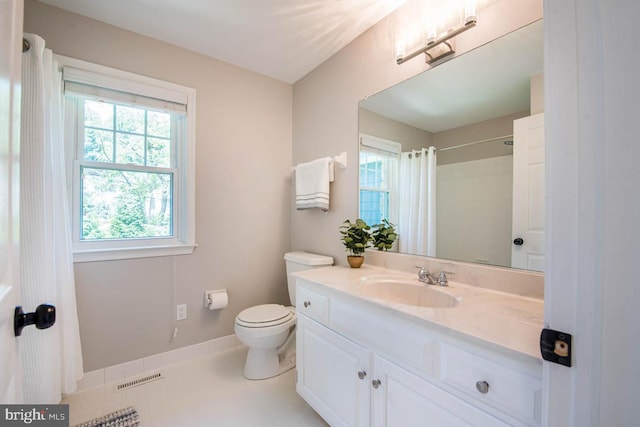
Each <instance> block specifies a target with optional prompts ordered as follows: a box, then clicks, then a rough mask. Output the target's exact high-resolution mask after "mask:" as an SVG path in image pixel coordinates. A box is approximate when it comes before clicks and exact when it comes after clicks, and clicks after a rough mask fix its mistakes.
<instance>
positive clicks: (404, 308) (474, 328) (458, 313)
mask: <svg viewBox="0 0 640 427" xmlns="http://www.w3.org/2000/svg"><path fill="white" fill-rule="evenodd" d="M378 275H389V276H393V277H403V278H406V279H407V280H415V283H416V285H419V286H430V287H433V288H434V289H435V290H437V291H440V292H443V293H446V294H449V295H452V296H454V297H456V298H457V299H458V301H459V302H458V305H457V306H456V307H452V308H427V307H418V306H413V305H406V304H401V303H398V302H390V301H384V300H382V299H377V298H372V297H369V296H366V295H365V294H364V293H363V291H362V286H363V279H364V278H366V277H369V276H378ZM294 276H296V277H300V278H302V279H306V280H308V281H310V282H313V283H317V284H319V285H323V286H326V287H327V288H329V289H333V290H336V291H338V292H341V293H344V294H348V295H351V296H355V297H357V298H360V299H363V300H365V301H368V302H370V303H374V304H378V305H380V306H383V307H387V308H392V309H394V310H397V311H398V312H400V313H402V314H404V315H407V316H409V317H410V318H412V319H414V320H417V321H424V322H428V323H431V324H434V325H438V326H440V327H443V328H445V329H449V330H451V331H454V332H456V333H460V334H464V335H468V336H470V337H473V338H476V339H480V340H483V341H487V342H490V343H493V344H495V345H497V346H500V347H504V348H506V349H509V350H512V351H516V352H519V353H522V354H524V355H527V356H531V357H534V358H536V359H539V360H541V356H540V331H541V330H542V328H543V323H544V318H543V315H544V301H543V300H541V299H535V298H529V297H523V296H519V295H515V294H509V293H504V292H497V291H493V290H489V289H485V288H481V287H477V286H468V285H464V284H462V283H458V282H456V281H455V280H451V279H450V280H449V286H448V287H440V286H435V285H426V284H421V283H420V282H418V280H417V274H408V273H404V272H401V271H397V270H391V269H386V268H382V267H377V266H371V265H363V266H362V267H361V268H349V267H344V266H337V267H327V268H320V269H314V270H308V271H301V272H298V273H294Z"/></svg>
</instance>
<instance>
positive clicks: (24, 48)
mask: <svg viewBox="0 0 640 427" xmlns="http://www.w3.org/2000/svg"><path fill="white" fill-rule="evenodd" d="M29 49H31V43H29V40H27V39H25V38H23V39H22V53H25V52H26V51H28V50H29Z"/></svg>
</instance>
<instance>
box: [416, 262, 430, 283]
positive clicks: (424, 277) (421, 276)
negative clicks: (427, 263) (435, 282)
mask: <svg viewBox="0 0 640 427" xmlns="http://www.w3.org/2000/svg"><path fill="white" fill-rule="evenodd" d="M416 268H419V269H420V271H418V280H419V281H420V282H428V281H429V279H430V277H429V276H430V275H429V270H427V268H426V267H423V266H420V265H416Z"/></svg>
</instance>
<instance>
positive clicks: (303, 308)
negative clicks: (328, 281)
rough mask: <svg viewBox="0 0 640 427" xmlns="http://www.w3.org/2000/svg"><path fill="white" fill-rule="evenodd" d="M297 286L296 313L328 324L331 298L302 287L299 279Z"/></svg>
mask: <svg viewBox="0 0 640 427" xmlns="http://www.w3.org/2000/svg"><path fill="white" fill-rule="evenodd" d="M296 286H297V289H296V312H297V313H298V314H304V315H306V316H308V317H310V318H311V319H314V320H317V321H318V322H321V323H323V324H327V323H328V320H329V298H327V297H326V296H324V295H322V294H319V293H317V292H315V291H312V290H310V289H308V288H306V287H304V286H300V279H298V282H297V285H296Z"/></svg>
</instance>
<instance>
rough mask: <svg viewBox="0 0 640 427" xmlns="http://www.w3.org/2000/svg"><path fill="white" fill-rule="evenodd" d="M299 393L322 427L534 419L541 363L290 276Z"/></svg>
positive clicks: (390, 426)
mask: <svg viewBox="0 0 640 427" xmlns="http://www.w3.org/2000/svg"><path fill="white" fill-rule="evenodd" d="M296 307H297V308H296V311H297V319H298V320H297V336H296V338H297V341H296V345H297V348H296V354H297V366H296V369H297V382H296V389H297V391H298V393H299V394H300V395H301V396H302V397H303V398H304V399H305V400H306V401H307V402H308V403H309V404H310V405H311V407H313V408H314V409H315V410H316V411H317V412H318V413H319V414H320V415H321V416H322V417H323V418H324V419H325V420H326V421H327V422H328V423H329V424H330V425H331V426H333V427H337V426H381V427H382V426H385V427H396V426H402V427H410V426H436V427H443V426H445V427H446V426H538V425H540V393H541V365H540V364H539V363H536V362H535V361H526V360H518V358H517V357H515V358H510V357H508V355H507V356H506V355H505V354H503V353H501V352H500V351H496V350H494V349H491V348H490V346H488V347H489V348H484V347H483V346H482V345H478V343H469V342H466V341H465V340H463V339H460V338H459V337H452V336H450V334H447V333H445V332H444V331H442V330H438V329H437V328H435V327H434V328H431V327H429V326H425V325H422V324H420V323H416V322H414V321H412V320H411V319H406V318H403V317H402V316H398V315H397V313H395V312H394V310H392V309H389V308H383V307H376V304H374V303H369V302H366V301H362V300H360V299H358V298H354V297H352V296H349V295H345V294H342V293H340V292H336V291H334V290H331V289H329V288H326V287H324V286H322V285H319V284H317V283H313V282H310V281H307V280H304V279H300V278H298V279H297V301H296Z"/></svg>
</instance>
